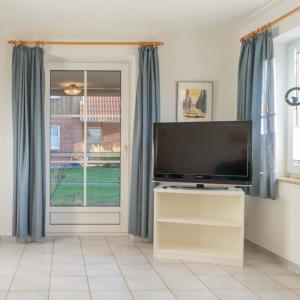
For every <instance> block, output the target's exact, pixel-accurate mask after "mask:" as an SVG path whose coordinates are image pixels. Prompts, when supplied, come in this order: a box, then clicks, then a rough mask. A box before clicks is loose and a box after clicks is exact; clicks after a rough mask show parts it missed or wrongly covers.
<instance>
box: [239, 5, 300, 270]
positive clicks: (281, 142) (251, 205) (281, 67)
mask: <svg viewBox="0 0 300 300" xmlns="http://www.w3.org/2000/svg"><path fill="white" fill-rule="evenodd" d="M298 5H299V1H298V0H285V1H279V2H277V4H276V5H274V6H273V7H269V8H268V9H267V11H266V12H264V13H262V14H260V15H257V16H255V17H254V18H252V20H250V21H249V22H248V23H247V24H246V25H245V26H244V27H243V28H242V30H241V35H243V34H246V33H247V32H250V31H252V30H254V29H255V28H257V27H260V26H261V25H263V24H265V23H267V22H269V21H271V20H273V19H274V18H276V17H278V16H280V15H282V14H284V13H286V12H287V11H288V10H290V9H293V8H295V7H297V6H298ZM299 26H300V14H299V13H297V14H295V15H294V16H291V17H289V18H288V19H286V20H285V21H283V22H281V23H280V24H279V25H278V26H276V27H275V29H274V33H275V39H274V51H275V61H276V85H275V88H276V105H277V112H278V122H277V170H278V175H282V174H283V173H285V163H286V161H285V157H286V149H285V146H286V133H285V130H286V125H287V124H286V123H287V117H286V113H285V110H286V104H285V103H284V93H285V92H286V90H287V87H288V82H287V76H286V69H287V61H288V60H287V43H288V41H290V40H293V39H294V38H295V37H296V36H297V35H298V37H299V36H300V30H299ZM299 212H300V186H297V185H293V184H288V183H282V182H279V183H278V199H277V200H275V201H273V200H270V199H257V198H256V199H251V198H248V199H247V201H246V238H247V239H249V240H250V241H252V242H254V243H256V244H258V245H260V246H263V247H264V248H266V249H268V250H270V251H272V252H274V253H276V254H278V255H280V256H282V257H283V258H285V259H287V260H289V261H291V262H294V263H296V264H299V265H300V239H299V228H300V218H299Z"/></svg>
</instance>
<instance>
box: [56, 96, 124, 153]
mask: <svg viewBox="0 0 300 300" xmlns="http://www.w3.org/2000/svg"><path fill="white" fill-rule="evenodd" d="M120 108H121V106H120V96H88V97H87V104H86V112H87V151H88V152H91V153H97V152H119V151H120V133H121V111H120ZM83 120H84V104H83V97H81V96H79V97H78V96H74V97H69V96H67V97H65V96H61V97H56V98H54V99H53V100H52V101H51V129H50V130H51V132H50V137H51V142H50V146H51V152H52V153H56V152H57V153H82V152H83V149H84V148H83V147H84V143H83V140H84V122H83Z"/></svg>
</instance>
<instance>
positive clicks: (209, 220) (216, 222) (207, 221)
mask: <svg viewBox="0 0 300 300" xmlns="http://www.w3.org/2000/svg"><path fill="white" fill-rule="evenodd" d="M157 222H160V223H177V224H194V225H208V226H222V227H233V228H241V227H242V223H241V221H240V220H239V219H237V218H236V219H235V218H226V217H225V218H221V217H199V218H172V217H163V218H157Z"/></svg>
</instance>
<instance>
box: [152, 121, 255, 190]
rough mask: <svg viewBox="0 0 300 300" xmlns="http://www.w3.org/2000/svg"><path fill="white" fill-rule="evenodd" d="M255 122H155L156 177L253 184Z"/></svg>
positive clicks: (198, 181) (173, 179)
mask: <svg viewBox="0 0 300 300" xmlns="http://www.w3.org/2000/svg"><path fill="white" fill-rule="evenodd" d="M251 147H252V122H251V121H236V122H197V123H196V122H193V123H155V124H154V180H155V181H170V182H172V181H182V182H195V183H222V184H235V185H249V184H251V178H252V174H251V173H252V172H251Z"/></svg>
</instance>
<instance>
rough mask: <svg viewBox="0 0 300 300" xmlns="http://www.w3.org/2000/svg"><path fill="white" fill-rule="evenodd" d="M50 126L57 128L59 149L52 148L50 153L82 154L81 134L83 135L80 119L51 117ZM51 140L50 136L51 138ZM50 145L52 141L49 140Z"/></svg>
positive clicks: (82, 124)
mask: <svg viewBox="0 0 300 300" xmlns="http://www.w3.org/2000/svg"><path fill="white" fill-rule="evenodd" d="M50 122H51V128H52V126H58V127H59V136H60V137H59V144H60V146H59V148H56V149H55V148H52V147H51V152H60V153H66V152H67V153H78V152H83V147H84V143H83V134H84V122H83V121H82V120H81V118H80V117H72V118H70V117H64V116H55V117H51V120H50ZM51 138H52V136H51ZM51 143H52V139H51Z"/></svg>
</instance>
